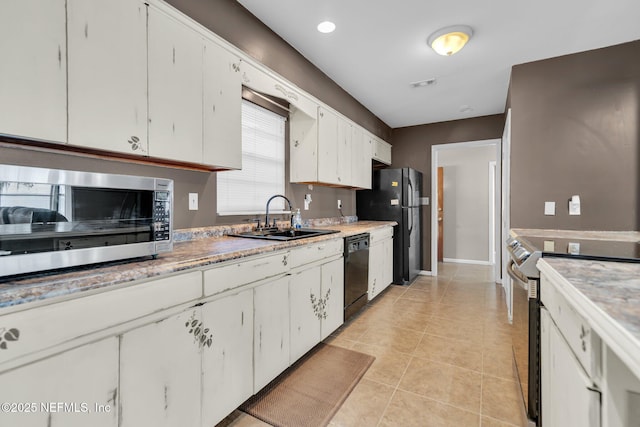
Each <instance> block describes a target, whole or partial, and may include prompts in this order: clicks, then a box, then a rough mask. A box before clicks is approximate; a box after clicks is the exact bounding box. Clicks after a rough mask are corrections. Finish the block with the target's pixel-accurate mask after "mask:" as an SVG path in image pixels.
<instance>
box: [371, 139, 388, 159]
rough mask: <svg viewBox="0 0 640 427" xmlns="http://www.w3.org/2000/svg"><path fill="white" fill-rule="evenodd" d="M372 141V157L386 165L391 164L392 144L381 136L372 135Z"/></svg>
mask: <svg viewBox="0 0 640 427" xmlns="http://www.w3.org/2000/svg"><path fill="white" fill-rule="evenodd" d="M369 138H370V141H371V150H372V152H371V157H372V158H373V159H374V160H377V161H379V162H381V163H384V164H385V165H390V164H391V144H389V143H387V142H385V141H383V140H381V139H380V138H378V137H376V136H373V135H370V136H369Z"/></svg>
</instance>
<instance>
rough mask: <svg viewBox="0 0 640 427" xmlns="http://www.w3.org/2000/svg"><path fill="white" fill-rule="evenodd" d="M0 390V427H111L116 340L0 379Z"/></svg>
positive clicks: (115, 404)
mask: <svg viewBox="0 0 640 427" xmlns="http://www.w3.org/2000/svg"><path fill="white" fill-rule="evenodd" d="M0 384H1V386H0V402H3V403H2V404H3V407H2V409H3V410H2V411H0V426H11V427H30V426H33V427H41V426H51V427H86V426H92V427H116V426H117V425H118V398H119V392H118V338H115V337H113V338H107V339H104V340H102V341H98V342H96V343H92V344H87V345H84V346H82V347H79V348H76V349H73V350H69V351H67V352H65V353H62V354H59V355H57V356H53V357H50V358H48V359H44V360H41V361H38V362H35V363H32V364H30V365H27V366H24V367H22V368H18V369H15V370H12V371H9V372H7V373H5V374H1V375H0ZM4 402H6V403H4ZM7 403H8V404H9V406H6V405H7ZM14 403H15V406H13V404H14ZM18 405H20V406H18ZM33 405H35V406H33ZM6 408H8V409H9V410H8V411H7V410H5V409H6ZM14 410H15V412H14Z"/></svg>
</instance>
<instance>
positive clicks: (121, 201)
mask: <svg viewBox="0 0 640 427" xmlns="http://www.w3.org/2000/svg"><path fill="white" fill-rule="evenodd" d="M172 206H173V181H172V180H170V179H162V178H149V177H139V176H128V175H115V174H104V173H92V172H78V171H67V170H58V169H44V168H35V167H25V166H14V165H0V276H12V275H16V274H25V273H31V272H35V271H42V270H51V269H58V268H65V267H72V266H78V265H84V264H93V263H100V262H107V261H115V260H120V259H126V258H135V257H143V256H149V255H152V256H155V255H157V254H158V253H161V252H168V251H171V250H172V248H173V239H172V233H173V211H172Z"/></svg>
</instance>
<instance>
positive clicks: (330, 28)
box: [318, 21, 336, 34]
mask: <svg viewBox="0 0 640 427" xmlns="http://www.w3.org/2000/svg"><path fill="white" fill-rule="evenodd" d="M335 29H336V24H334V23H333V22H331V21H324V22H321V23H319V24H318V31H320V32H321V33H325V34H326V33H332V32H334V31H335Z"/></svg>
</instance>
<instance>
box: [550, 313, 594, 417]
mask: <svg viewBox="0 0 640 427" xmlns="http://www.w3.org/2000/svg"><path fill="white" fill-rule="evenodd" d="M540 311H541V327H540V335H541V336H540V344H541V347H540V359H541V368H540V373H541V394H542V410H541V412H542V425H543V426H547V427H554V426H558V427H560V426H581V427H597V426H600V425H601V424H600V421H601V420H600V392H599V391H597V390H596V389H595V388H594V384H593V381H591V379H590V378H589V377H588V376H587V374H586V372H585V371H584V369H583V368H582V366H581V365H580V362H579V361H578V359H577V358H576V356H575V355H574V353H573V351H572V350H571V347H569V344H567V342H566V341H565V339H564V337H563V336H562V333H561V332H560V330H559V329H558V328H557V326H556V325H555V323H554V322H553V319H552V318H551V316H550V315H549V312H548V311H547V310H546V309H545V308H542V309H541V310H540Z"/></svg>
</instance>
